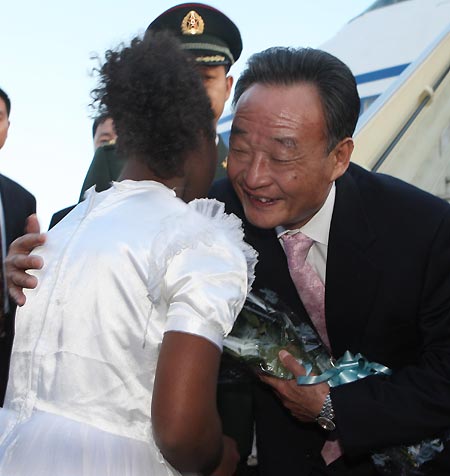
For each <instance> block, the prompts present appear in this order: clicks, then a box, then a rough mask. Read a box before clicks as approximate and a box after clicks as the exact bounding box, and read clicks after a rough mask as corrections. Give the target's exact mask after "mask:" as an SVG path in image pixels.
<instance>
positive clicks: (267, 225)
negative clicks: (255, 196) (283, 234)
mask: <svg viewBox="0 0 450 476" xmlns="http://www.w3.org/2000/svg"><path fill="white" fill-rule="evenodd" d="M244 214H245V218H246V219H247V221H248V222H249V223H251V224H252V225H253V226H256V227H257V228H262V229H263V230H270V229H271V228H275V227H276V226H278V225H279V223H278V220H277V219H276V217H273V216H269V214H264V213H261V212H257V213H255V212H254V210H252V209H251V207H246V206H244Z"/></svg>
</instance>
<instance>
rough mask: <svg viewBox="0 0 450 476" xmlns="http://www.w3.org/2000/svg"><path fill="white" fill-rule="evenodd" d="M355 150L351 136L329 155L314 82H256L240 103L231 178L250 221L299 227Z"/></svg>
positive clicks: (233, 135)
mask: <svg viewBox="0 0 450 476" xmlns="http://www.w3.org/2000/svg"><path fill="white" fill-rule="evenodd" d="M352 149H353V142H352V140H351V139H350V138H347V139H344V140H343V141H341V142H340V143H339V144H338V145H337V146H336V147H335V149H333V151H332V152H330V153H327V136H326V125H325V118H324V114H323V110H322V104H321V101H320V97H319V94H318V91H317V89H316V87H315V86H313V85H311V84H307V83H300V84H297V85H293V86H268V85H261V84H255V85H253V86H251V87H250V88H249V89H248V90H247V91H246V92H245V93H244V94H243V95H242V96H241V97H240V99H239V101H238V103H237V105H236V114H235V117H234V120H233V126H232V129H231V137H230V151H229V155H228V167H227V168H228V176H229V177H230V180H231V182H232V183H233V186H234V188H235V190H236V193H237V194H238V196H239V199H240V201H241V203H242V205H243V207H244V212H245V216H246V217H247V219H248V220H249V221H250V223H252V224H253V225H255V226H258V227H260V228H274V227H276V226H278V225H283V226H284V227H286V228H289V229H294V228H299V227H301V226H302V225H304V224H305V223H306V222H308V221H309V220H310V218H311V217H312V216H313V215H314V214H315V213H316V212H317V211H318V210H319V209H320V207H321V206H322V205H323V203H324V201H325V200H326V198H327V195H328V192H329V191H330V188H331V185H332V183H333V181H334V180H336V179H337V178H338V177H340V176H341V175H342V174H343V173H344V172H345V170H346V169H347V167H348V161H349V159H350V155H351V151H352Z"/></svg>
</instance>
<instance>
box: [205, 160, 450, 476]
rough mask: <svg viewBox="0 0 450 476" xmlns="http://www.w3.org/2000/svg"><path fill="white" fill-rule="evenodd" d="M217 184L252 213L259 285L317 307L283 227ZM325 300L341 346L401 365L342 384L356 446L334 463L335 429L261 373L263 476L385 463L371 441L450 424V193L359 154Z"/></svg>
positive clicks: (436, 468)
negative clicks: (256, 215) (298, 283)
mask: <svg viewBox="0 0 450 476" xmlns="http://www.w3.org/2000/svg"><path fill="white" fill-rule="evenodd" d="M211 196H214V197H216V198H218V199H219V200H222V201H224V202H225V203H226V208H227V211H228V212H233V213H235V214H236V215H238V216H239V217H241V218H244V228H245V235H246V240H247V241H248V242H249V243H250V244H251V245H253V246H254V248H255V249H256V250H257V251H258V253H259V263H258V265H257V267H256V280H255V284H254V288H255V289H261V288H270V289H273V290H274V291H276V292H277V293H278V294H279V296H280V297H281V298H282V299H283V300H284V301H285V302H286V304H288V305H289V306H290V307H291V308H292V309H293V310H294V311H295V312H296V313H297V314H298V315H299V316H300V317H301V318H302V319H308V317H307V315H306V311H305V309H304V307H303V305H302V303H301V301H300V299H299V297H298V294H297V292H296V289H295V286H294V284H293V283H292V281H291V278H290V275H289V271H288V267H287V262H286V257H285V255H284V252H283V250H282V248H281V246H280V244H279V243H278V240H277V238H276V234H275V232H274V230H261V229H257V228H255V227H253V226H252V225H250V224H249V223H248V222H246V221H245V217H244V215H243V211H242V207H241V205H240V203H239V200H238V199H237V196H236V195H235V193H234V192H233V190H232V187H231V185H230V183H229V181H228V180H223V181H220V182H219V183H216V184H215V185H214V186H213V189H212V192H211ZM325 306H326V322H327V329H328V334H329V338H330V342H331V346H332V351H333V355H334V356H335V357H340V356H341V355H342V354H343V353H344V352H345V351H346V350H347V349H348V350H350V351H351V352H353V353H357V352H360V353H361V354H363V355H364V356H365V357H367V358H368V359H369V360H370V361H374V362H379V363H382V364H384V365H386V366H388V367H390V368H391V369H393V370H394V373H393V375H392V376H391V377H381V376H372V377H368V378H366V379H363V380H360V381H357V382H354V383H350V384H346V385H342V386H339V387H335V388H333V389H332V390H331V396H332V401H333V406H334V408H335V412H336V423H337V429H338V436H339V439H340V441H341V443H342V445H343V448H344V451H345V455H346V456H345V458H340V459H339V460H338V461H337V462H336V463H334V464H332V465H331V466H330V467H329V468H325V466H324V465H323V462H322V460H321V458H320V449H321V447H322V445H323V442H324V438H325V436H326V434H325V433H324V432H323V431H322V430H321V429H319V427H318V425H316V424H302V423H300V422H298V421H296V420H295V419H294V418H293V417H291V415H290V414H289V412H287V411H286V410H285V409H284V408H283V406H282V405H281V404H280V403H279V401H278V400H277V398H276V397H275V396H274V394H273V393H272V392H271V391H270V390H269V389H268V388H265V387H264V386H263V385H262V384H257V385H256V388H255V391H254V394H255V398H254V402H255V403H254V404H255V413H256V417H255V419H256V431H257V445H258V461H259V466H260V475H261V476H266V475H270V476H278V475H293V474H298V475H300V474H301V475H302V476H303V475H305V476H306V475H310V474H345V475H349V476H350V475H357V476H362V475H369V474H375V473H374V472H373V468H372V465H371V463H370V458H369V452H370V450H376V449H379V448H382V447H386V446H392V445H397V444H402V443H405V444H411V443H414V442H418V441H420V440H421V439H423V438H426V437H430V436H433V435H438V434H439V433H440V432H442V431H444V430H445V429H446V428H450V205H449V204H448V203H446V202H444V201H442V200H440V199H438V198H436V197H434V196H432V195H430V194H427V193H425V192H422V191H420V190H418V189H416V188H414V187H412V186H410V185H408V184H405V183H404V182H401V181H399V180H397V179H394V178H392V177H388V176H384V175H381V174H373V173H370V172H367V171H365V170H363V169H361V168H360V167H358V166H356V165H354V164H351V166H350V168H349V170H348V171H347V172H346V173H345V174H344V176H342V177H341V178H340V179H338V180H337V182H336V201H335V206H334V211H333V217H332V222H331V228H330V236H329V247H328V258H327V271H326V295H325ZM449 450H450V448H449V447H448V446H447V447H446V449H445V450H444V452H443V453H441V455H440V456H439V457H438V458H437V459H436V460H435V461H434V462H433V463H431V466H432V467H433V469H432V471H431V472H430V474H433V475H444V474H450V462H449V461H450V458H449V453H450V451H449ZM429 465H430V464H429ZM332 468H334V469H332Z"/></svg>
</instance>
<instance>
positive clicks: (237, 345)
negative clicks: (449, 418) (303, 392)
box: [224, 289, 450, 476]
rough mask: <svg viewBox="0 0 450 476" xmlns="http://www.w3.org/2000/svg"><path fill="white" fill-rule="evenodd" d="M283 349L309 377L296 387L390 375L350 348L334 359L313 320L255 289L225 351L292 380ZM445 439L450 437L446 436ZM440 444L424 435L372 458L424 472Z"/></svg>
mask: <svg viewBox="0 0 450 476" xmlns="http://www.w3.org/2000/svg"><path fill="white" fill-rule="evenodd" d="M294 323H295V324H294ZM282 349H286V350H287V351H288V352H290V353H291V354H292V355H293V356H294V357H295V358H296V359H297V360H298V361H299V363H301V364H302V365H303V366H304V367H305V369H306V372H307V376H306V377H299V378H298V379H297V381H298V383H299V385H305V384H306V385H307V384H312V383H319V382H324V381H327V382H328V384H329V385H330V387H334V386H337V385H342V384H345V383H348V382H352V381H355V380H358V379H360V378H364V377H367V376H368V375H373V374H379V373H384V374H389V373H390V370H389V369H388V368H387V367H385V366H383V365H381V364H378V363H374V362H368V361H367V360H366V359H365V358H364V357H363V356H362V355H361V354H357V355H352V354H351V353H350V352H348V351H347V352H346V353H345V354H344V355H343V356H342V357H341V358H339V359H337V360H333V359H332V358H331V357H330V355H329V353H328V351H327V349H326V347H325V346H324V345H323V343H322V341H321V339H320V337H319V335H318V334H317V332H316V330H315V329H314V327H313V326H312V324H311V323H309V322H302V321H300V320H299V318H298V316H296V315H294V313H293V312H292V311H291V310H290V309H289V308H288V307H287V306H286V305H285V304H284V303H283V302H282V301H281V300H280V299H279V298H278V296H277V294H276V293H274V292H273V291H270V290H266V289H265V290H260V291H258V292H256V291H253V292H252V293H251V294H250V295H249V296H248V298H247V301H246V303H245V305H244V308H243V310H242V311H241V314H240V315H239V318H238V319H237V320H236V323H235V326H234V327H233V330H232V331H231V334H230V335H229V336H228V337H227V338H226V339H225V341H224V351H225V352H226V353H228V354H230V355H231V356H232V357H234V358H235V359H238V360H239V361H241V362H244V363H245V364H246V365H248V366H250V367H251V368H252V369H253V370H255V371H257V372H264V373H267V374H269V375H272V376H275V377H278V378H284V379H291V378H294V376H293V375H292V374H291V373H290V372H289V371H288V370H287V369H286V368H285V367H283V365H282V363H281V362H280V360H279V359H278V352H279V351H280V350H282ZM310 373H313V374H315V375H314V376H310V375H309V374H310ZM444 439H445V440H447V439H450V434H449V435H447V436H446V437H445V438H444ZM443 448H444V444H443V439H440V438H434V439H427V440H423V441H421V442H420V443H417V444H415V445H410V446H395V447H392V448H387V449H385V450H383V451H379V452H376V453H374V454H373V455H372V461H373V463H374V465H375V467H376V468H377V470H378V471H379V472H380V474H383V475H392V476H394V475H395V476H426V474H427V472H426V469H424V468H423V464H424V463H426V462H427V461H430V460H432V459H433V458H434V457H435V456H436V454H438V453H440V452H441V451H442V450H443Z"/></svg>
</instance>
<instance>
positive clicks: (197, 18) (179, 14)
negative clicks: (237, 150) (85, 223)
mask: <svg viewBox="0 0 450 476" xmlns="http://www.w3.org/2000/svg"><path fill="white" fill-rule="evenodd" d="M160 30H169V31H171V32H172V33H173V34H174V35H176V36H177V37H178V38H179V39H180V41H181V42H182V43H183V48H185V49H186V50H187V51H189V52H190V53H192V54H193V56H194V57H195V60H196V62H197V65H198V67H199V70H200V73H201V75H202V78H203V84H204V86H205V88H206V91H207V93H208V96H209V98H210V101H211V107H212V110H213V113H214V122H215V125H216V126H217V122H218V121H219V119H220V116H221V115H222V113H223V110H224V107H225V102H226V101H227V99H228V98H229V96H230V93H231V88H232V86H233V77H232V76H231V75H230V74H229V71H230V68H231V66H232V65H233V64H234V63H235V62H236V61H237V60H238V59H239V56H240V54H241V51H242V40H241V34H240V32H239V29H238V28H237V26H236V25H235V24H234V23H233V22H232V21H231V20H230V19H229V18H228V17H227V16H226V15H225V14H224V13H222V12H221V11H219V10H217V9H215V8H213V7H211V6H209V5H205V4H202V3H183V4H180V5H176V6H174V7H172V8H169V9H168V10H166V11H165V12H163V13H161V15H159V16H158V17H157V18H156V19H155V20H154V21H153V22H152V23H150V25H149V26H148V28H147V32H152V31H160ZM216 145H217V150H218V154H219V160H218V163H217V169H216V174H215V178H216V179H217V178H222V177H224V176H225V175H226V157H227V153H228V148H227V146H226V144H225V142H224V140H223V138H222V137H221V136H220V135H219V134H217V136H216ZM123 165H124V159H123V158H121V157H120V155H119V154H117V150H116V148H115V147H114V145H106V146H105V147H104V148H99V149H98V150H97V151H96V152H95V155H94V158H93V160H92V163H91V165H90V167H89V170H88V172H87V175H86V178H85V180H84V182H83V185H82V187H81V193H80V200H82V199H83V196H84V193H85V191H86V190H87V189H89V188H90V187H92V186H93V185H95V186H96V190H97V191H101V190H105V189H107V188H108V187H109V186H110V185H111V182H112V181H114V180H117V177H118V175H119V173H120V170H121V169H122V167H123ZM67 210H68V209H67ZM67 210H66V212H67ZM55 221H56V220H55Z"/></svg>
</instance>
